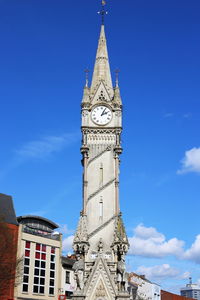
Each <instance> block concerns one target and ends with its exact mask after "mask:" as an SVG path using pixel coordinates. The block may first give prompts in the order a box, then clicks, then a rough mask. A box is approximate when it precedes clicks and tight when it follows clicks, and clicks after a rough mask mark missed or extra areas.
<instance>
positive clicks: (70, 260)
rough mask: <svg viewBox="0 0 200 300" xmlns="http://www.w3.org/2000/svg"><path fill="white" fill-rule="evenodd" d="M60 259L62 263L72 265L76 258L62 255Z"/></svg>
mask: <svg viewBox="0 0 200 300" xmlns="http://www.w3.org/2000/svg"><path fill="white" fill-rule="evenodd" d="M61 259H62V265H63V266H69V267H72V266H73V264H74V263H75V261H76V259H73V258H70V257H68V256H62V257H61Z"/></svg>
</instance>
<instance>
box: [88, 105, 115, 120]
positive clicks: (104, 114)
mask: <svg viewBox="0 0 200 300" xmlns="http://www.w3.org/2000/svg"><path fill="white" fill-rule="evenodd" d="M91 118H92V121H93V122H94V123H96V124H98V125H106V124H108V123H109V122H110V121H111V119H112V111H111V110H110V109H109V108H108V107H107V106H105V105H99V106H96V107H95V108H94V109H93V110H92V115H91Z"/></svg>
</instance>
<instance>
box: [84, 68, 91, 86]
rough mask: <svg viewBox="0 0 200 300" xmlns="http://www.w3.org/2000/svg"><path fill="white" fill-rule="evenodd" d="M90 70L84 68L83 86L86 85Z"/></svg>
mask: <svg viewBox="0 0 200 300" xmlns="http://www.w3.org/2000/svg"><path fill="white" fill-rule="evenodd" d="M89 72H90V70H89V69H88V68H87V69H85V86H86V87H88V76H89Z"/></svg>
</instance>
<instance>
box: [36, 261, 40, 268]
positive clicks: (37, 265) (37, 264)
mask: <svg viewBox="0 0 200 300" xmlns="http://www.w3.org/2000/svg"><path fill="white" fill-rule="evenodd" d="M39 266H40V261H39V260H35V267H38V268H39Z"/></svg>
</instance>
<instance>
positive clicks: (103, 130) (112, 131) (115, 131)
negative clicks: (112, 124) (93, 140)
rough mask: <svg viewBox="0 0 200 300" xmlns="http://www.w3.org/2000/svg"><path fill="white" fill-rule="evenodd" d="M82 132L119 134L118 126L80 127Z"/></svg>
mask: <svg viewBox="0 0 200 300" xmlns="http://www.w3.org/2000/svg"><path fill="white" fill-rule="evenodd" d="M82 132H83V133H84V134H120V133H121V129H119V128H82Z"/></svg>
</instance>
